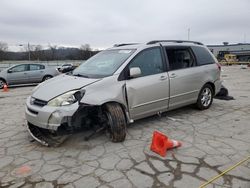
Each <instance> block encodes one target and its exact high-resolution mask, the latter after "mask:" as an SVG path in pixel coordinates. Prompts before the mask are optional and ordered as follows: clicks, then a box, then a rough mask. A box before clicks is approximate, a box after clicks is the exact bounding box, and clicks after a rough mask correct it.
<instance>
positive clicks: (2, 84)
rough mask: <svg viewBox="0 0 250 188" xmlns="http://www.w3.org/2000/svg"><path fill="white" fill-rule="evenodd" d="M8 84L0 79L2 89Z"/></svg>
mask: <svg viewBox="0 0 250 188" xmlns="http://www.w3.org/2000/svg"><path fill="white" fill-rule="evenodd" d="M5 84H6V82H5V81H4V80H3V79H0V89H3V86H4V85H5Z"/></svg>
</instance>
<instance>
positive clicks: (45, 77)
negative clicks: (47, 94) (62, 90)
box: [43, 75, 53, 81]
mask: <svg viewBox="0 0 250 188" xmlns="http://www.w3.org/2000/svg"><path fill="white" fill-rule="evenodd" d="M52 77H53V76H51V75H46V76H44V77H43V81H45V80H48V79H50V78H52Z"/></svg>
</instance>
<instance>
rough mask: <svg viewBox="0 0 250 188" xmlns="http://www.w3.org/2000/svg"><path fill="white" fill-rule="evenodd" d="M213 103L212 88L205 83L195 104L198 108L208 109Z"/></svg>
mask: <svg viewBox="0 0 250 188" xmlns="http://www.w3.org/2000/svg"><path fill="white" fill-rule="evenodd" d="M212 103H213V88H212V87H211V85H209V84H205V85H204V86H203V87H202V89H201V91H200V93H199V96H198V99H197V102H196V106H197V107H198V109H200V110H205V109H208V108H209V107H210V106H211V104H212Z"/></svg>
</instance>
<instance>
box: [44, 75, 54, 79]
mask: <svg viewBox="0 0 250 188" xmlns="http://www.w3.org/2000/svg"><path fill="white" fill-rule="evenodd" d="M47 76H49V77H51V78H52V77H53V76H52V75H50V74H46V75H44V76H43V80H44V78H46V77H47Z"/></svg>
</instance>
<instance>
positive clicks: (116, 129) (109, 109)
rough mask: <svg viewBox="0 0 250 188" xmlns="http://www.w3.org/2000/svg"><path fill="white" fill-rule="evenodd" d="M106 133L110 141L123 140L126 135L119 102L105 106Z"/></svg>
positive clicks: (124, 121)
mask: <svg viewBox="0 0 250 188" xmlns="http://www.w3.org/2000/svg"><path fill="white" fill-rule="evenodd" d="M104 113H105V116H106V119H107V133H108V135H109V138H110V140H111V141H112V142H123V141H124V140H125V137H126V126H127V123H126V118H125V115H124V113H123V110H122V108H121V106H120V105H119V104H116V103H110V104H107V105H106V106H105V109H104Z"/></svg>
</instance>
